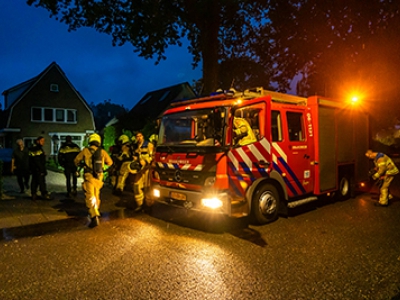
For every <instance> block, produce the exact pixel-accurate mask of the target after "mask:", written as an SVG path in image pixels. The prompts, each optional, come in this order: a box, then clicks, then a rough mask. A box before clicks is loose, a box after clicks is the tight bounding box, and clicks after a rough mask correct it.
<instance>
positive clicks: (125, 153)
mask: <svg viewBox="0 0 400 300" xmlns="http://www.w3.org/2000/svg"><path fill="white" fill-rule="evenodd" d="M117 159H118V160H119V161H120V162H121V163H123V162H127V161H132V155H131V147H130V145H129V143H126V144H123V145H122V146H121V152H120V153H119V155H118V156H117Z"/></svg>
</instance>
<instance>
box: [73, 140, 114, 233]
mask: <svg viewBox="0 0 400 300" xmlns="http://www.w3.org/2000/svg"><path fill="white" fill-rule="evenodd" d="M100 145H101V138H100V136H99V135H98V134H96V133H94V134H92V135H90V136H89V146H88V147H86V148H84V149H83V150H82V151H81V152H80V153H79V154H78V155H77V156H76V158H75V160H74V163H75V165H76V166H82V165H83V169H84V174H83V183H82V188H83V190H84V191H85V202H86V207H87V208H88V211H89V216H90V219H91V222H90V224H89V227H91V228H93V227H96V226H97V225H99V217H100V212H99V209H100V190H101V188H102V187H103V177H104V174H103V168H104V165H107V166H111V165H112V163H113V162H112V159H111V157H110V156H109V155H108V153H107V152H106V151H105V150H103V149H102V148H101V146H100Z"/></svg>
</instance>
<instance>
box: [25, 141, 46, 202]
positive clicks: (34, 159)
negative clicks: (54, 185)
mask: <svg viewBox="0 0 400 300" xmlns="http://www.w3.org/2000/svg"><path fill="white" fill-rule="evenodd" d="M44 143H45V139H44V137H42V136H39V137H38V138H37V139H36V141H35V145H34V146H33V147H31V148H29V169H30V171H31V174H32V181H31V193H32V200H34V201H35V200H36V199H37V195H36V193H37V189H38V187H39V190H40V193H41V195H42V198H43V199H45V200H50V199H51V198H50V195H49V193H48V191H47V186H46V175H47V169H46V154H45V153H44V151H43V145H44Z"/></svg>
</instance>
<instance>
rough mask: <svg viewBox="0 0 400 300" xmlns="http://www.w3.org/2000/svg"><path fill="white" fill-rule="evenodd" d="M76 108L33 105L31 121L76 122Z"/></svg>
mask: <svg viewBox="0 0 400 300" xmlns="http://www.w3.org/2000/svg"><path fill="white" fill-rule="evenodd" d="M76 120H77V118H76V109H65V108H49V107H32V109H31V121H32V122H46V123H74V124H75V123H76Z"/></svg>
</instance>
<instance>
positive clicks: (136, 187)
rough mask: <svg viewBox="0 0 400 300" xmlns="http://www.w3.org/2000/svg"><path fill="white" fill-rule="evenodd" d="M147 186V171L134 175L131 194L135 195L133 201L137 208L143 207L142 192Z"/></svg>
mask: <svg viewBox="0 0 400 300" xmlns="http://www.w3.org/2000/svg"><path fill="white" fill-rule="evenodd" d="M148 186H149V169H144V170H141V171H140V172H139V173H137V174H136V175H135V180H134V182H133V193H134V195H135V201H136V204H137V206H138V207H139V206H142V205H143V200H144V192H143V190H144V189H146V188H148Z"/></svg>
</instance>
